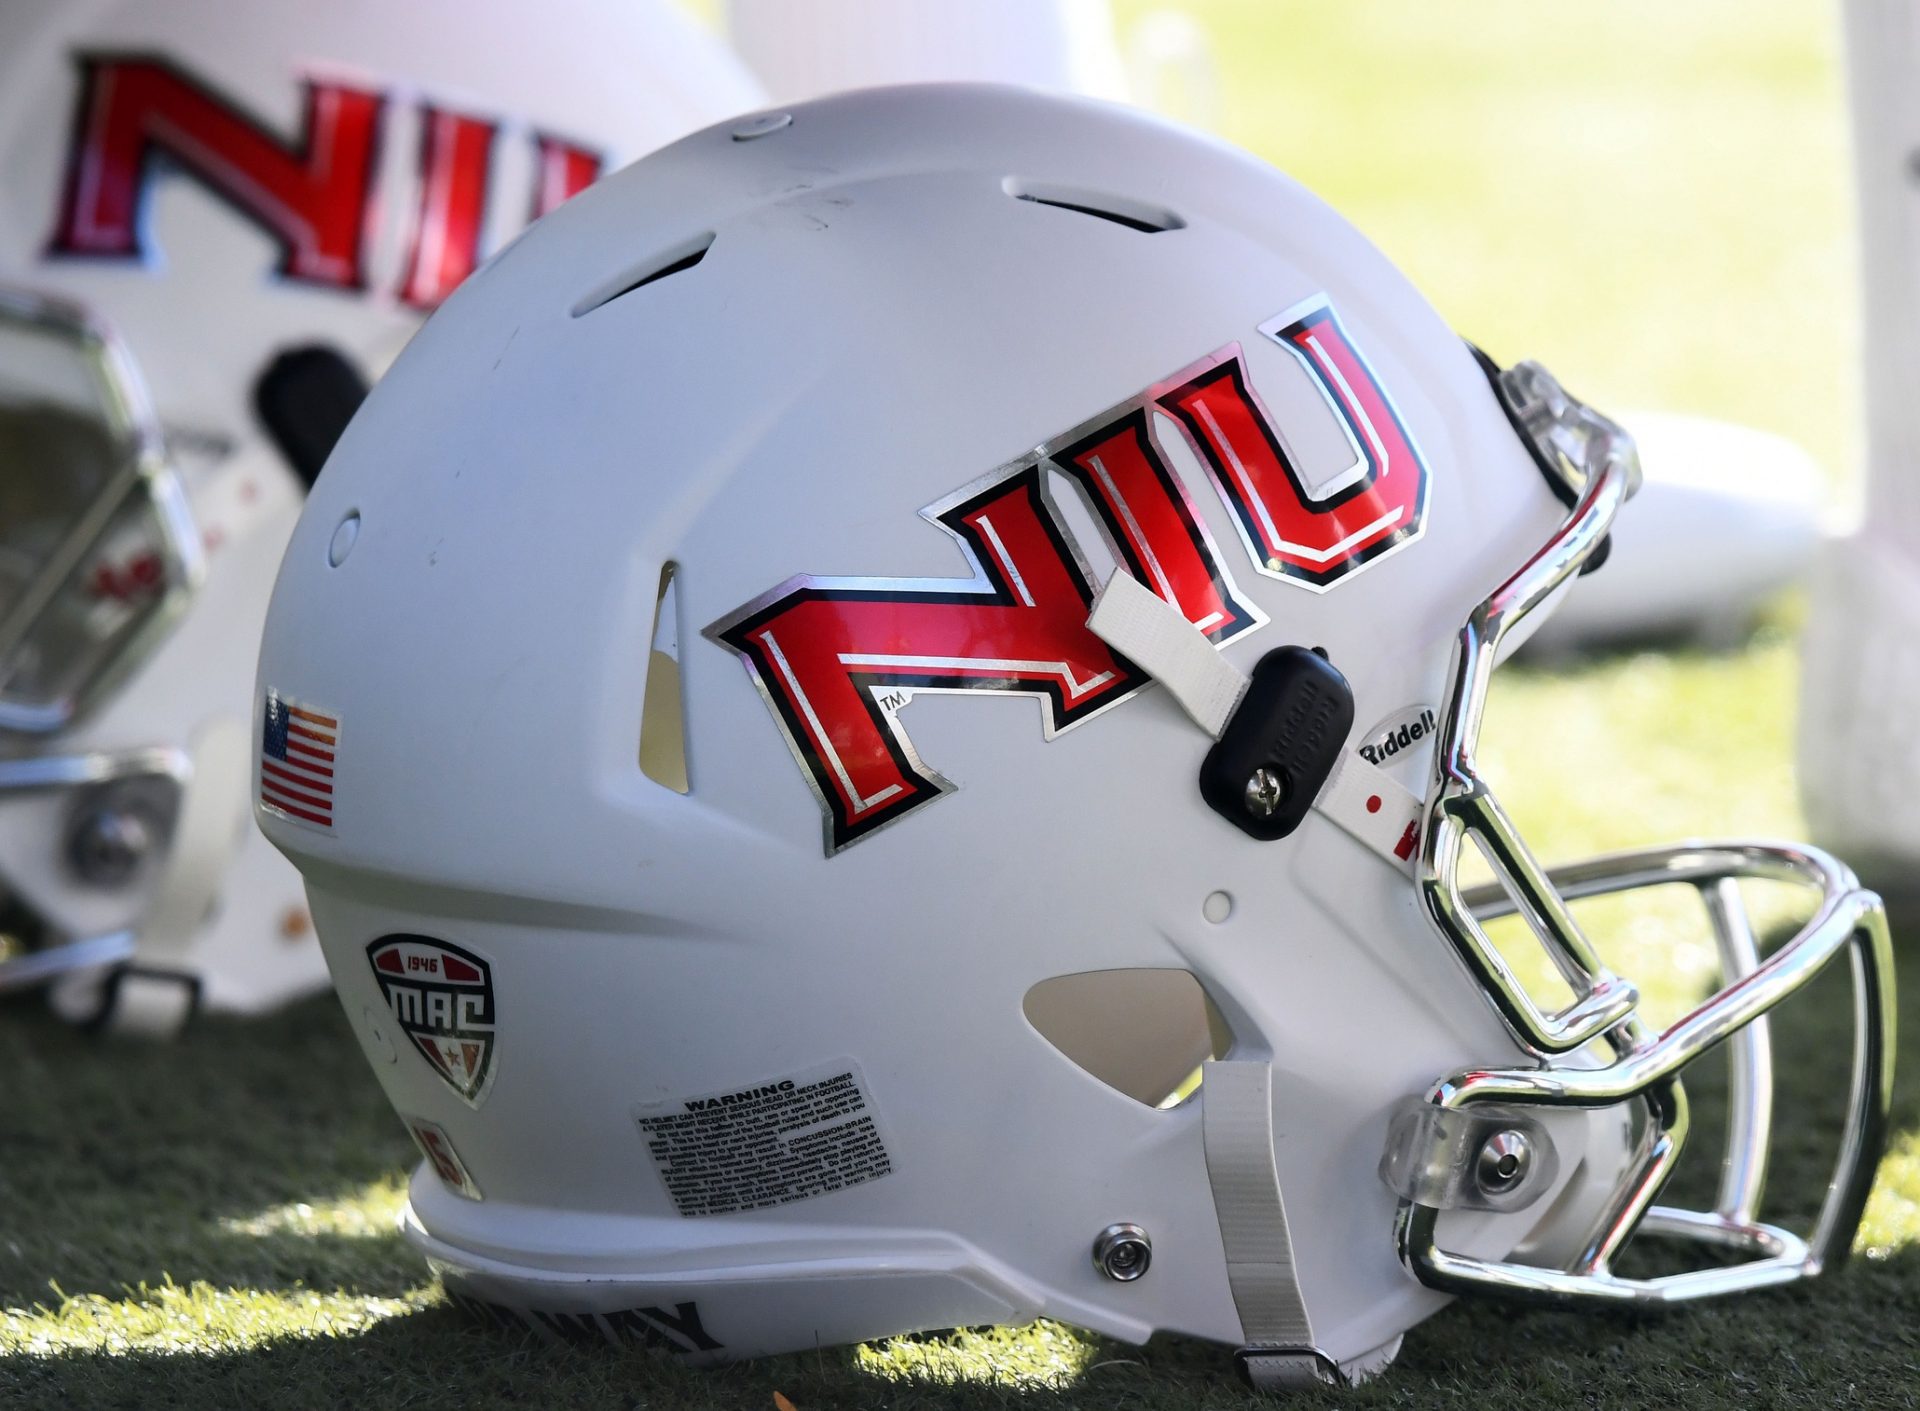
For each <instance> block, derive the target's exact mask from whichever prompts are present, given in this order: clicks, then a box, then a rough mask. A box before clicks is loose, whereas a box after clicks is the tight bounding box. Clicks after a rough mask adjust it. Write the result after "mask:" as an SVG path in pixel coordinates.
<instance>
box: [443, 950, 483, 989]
mask: <svg viewBox="0 0 1920 1411" xmlns="http://www.w3.org/2000/svg"><path fill="white" fill-rule="evenodd" d="M440 962H441V964H442V965H443V966H444V967H445V968H446V972H447V978H448V979H449V980H463V981H465V982H466V983H468V984H472V983H474V982H475V981H477V980H478V979H479V978H480V972H479V971H478V970H475V969H474V968H473V967H472V966H471V965H469V964H467V962H466V961H464V960H461V959H459V958H457V957H455V956H451V955H443V956H441V957H440Z"/></svg>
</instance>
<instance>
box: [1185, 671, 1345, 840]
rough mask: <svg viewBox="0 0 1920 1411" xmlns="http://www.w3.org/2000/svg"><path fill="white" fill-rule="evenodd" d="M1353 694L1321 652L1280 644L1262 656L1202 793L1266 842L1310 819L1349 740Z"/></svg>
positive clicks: (1210, 759) (1203, 774)
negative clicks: (1322, 788) (1309, 815)
mask: <svg viewBox="0 0 1920 1411" xmlns="http://www.w3.org/2000/svg"><path fill="white" fill-rule="evenodd" d="M1352 733H1353V689H1352V687H1350V686H1348V685H1347V678H1346V677H1344V676H1342V675H1341V674H1340V673H1339V672H1338V671H1337V670H1335V669H1334V666H1333V663H1332V662H1330V661H1328V660H1327V658H1326V655H1325V654H1324V653H1323V652H1321V651H1320V650H1319V649H1318V648H1315V649H1313V650H1311V651H1309V650H1308V649H1307V648H1305V647H1279V648H1276V649H1275V650H1273V651H1270V652H1268V653H1267V654H1266V655H1265V656H1263V657H1261V658H1260V661H1259V663H1258V664H1257V665H1255V667H1254V668H1253V680H1252V683H1251V684H1250V685H1248V687H1247V693H1246V695H1244V696H1242V697H1241V698H1240V704H1239V706H1238V707H1237V708H1236V709H1235V710H1234V712H1233V718H1232V719H1231V720H1229V721H1228V722H1227V728H1226V729H1225V730H1223V731H1222V732H1221V734H1220V739H1219V741H1218V742H1217V743H1216V744H1215V745H1214V747H1213V748H1212V749H1210V750H1208V751H1207V757H1206V760H1205V762H1204V763H1202V764H1201V766H1200V796H1201V797H1202V798H1204V799H1205V800H1206V801H1207V803H1208V804H1209V805H1210V806H1211V807H1212V808H1213V810H1214V812H1216V813H1218V814H1219V815H1220V816H1221V817H1222V818H1225V819H1226V820H1227V821H1228V822H1230V823H1232V824H1233V825H1234V826H1235V827H1236V828H1238V829H1240V830H1241V831H1242V832H1244V833H1246V834H1248V835H1250V836H1252V837H1255V838H1259V839H1261V840H1262V841H1263V842H1266V841H1271V840H1273V839H1275V838H1284V837H1286V836H1287V834H1289V833H1291V832H1292V831H1293V830H1294V829H1296V828H1298V827H1299V826H1300V824H1301V822H1302V821H1303V820H1304V819H1305V818H1306V816H1307V811H1308V810H1309V809H1311V808H1312V807H1313V801H1314V799H1316V798H1317V797H1319V794H1320V789H1321V787H1322V786H1323V785H1324V784H1325V783H1326V782H1327V776H1328V775H1329V774H1331V773H1333V767H1334V765H1335V764H1337V763H1339V760H1340V752H1341V751H1342V750H1343V749H1345V748H1346V744H1347V737H1348V736H1349V735H1350V734H1352Z"/></svg>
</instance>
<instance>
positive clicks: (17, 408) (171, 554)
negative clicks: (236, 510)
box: [0, 289, 201, 989]
mask: <svg viewBox="0 0 1920 1411" xmlns="http://www.w3.org/2000/svg"><path fill="white" fill-rule="evenodd" d="M200 575H201V548H200V541H199V535H198V534H197V532H196V531H195V529H194V525H193V521H192V518H191V516H190V514H189V511H188V507H187V499H186V494H185V492H184V490H183V489H182V487H181V484H180V481H179V478H178V476H177V475H176V474H175V473H174V471H173V469H172V468H171V466H170V464H169V462H168V460H167V457H166V454H165V449H164V442H163V439H162V436H161V432H160V427H159V422H158V420H157V419H156V417H155V415H154V413H153V410H152V407H151V405H150V404H149V402H148V400H147V395H146V391H145V388H144V386H143V384H142V383H141V380H140V378H139V375H138V373H137V371H136V369H135V366H134V363H133V361H132V359H131V358H130V357H129V356H128V354H127V352H126V350H125V349H124V348H123V347H122V346H121V344H120V343H119V341H118V339H117V338H116V337H115V336H114V335H113V334H112V333H111V332H110V331H109V330H108V329H107V328H106V327H105V326H104V325H102V324H100V323H99V322H98V321H96V320H94V319H93V318H91V317H90V316H89V315H88V314H87V312H86V311H85V310H83V309H80V308H77V307H75V306H73V305H70V304H66V303H63V302H60V301H57V300H53V299H48V298H43V297H40V296H38V295H33V294H27V293H23V292H20V291H17V290H9V289H0V802H4V801H5V800H6V799H7V798H9V797H12V796H19V795H23V794H44V793H47V792H50V791H60V792H63V793H66V794H70V795H71V796H72V798H73V804H72V807H71V808H70V809H68V810H67V813H68V815H69V817H68V827H69V837H68V838H67V840H66V842H67V846H66V848H65V849H64V853H65V855H66V856H67V859H68V862H69V865H70V866H71V867H72V869H73V871H74V873H75V880H76V881H78V882H80V883H81V884H83V885H87V886H104V887H109V888H124V887H127V886H130V885H132V884H134V883H135V882H136V881H138V880H139V877H140V875H142V874H143V873H144V872H146V871H150V870H151V869H150V868H144V867H143V866H142V865H141V864H142V863H143V861H144V859H145V858H147V857H148V856H150V855H157V854H158V852H159V851H160V850H161V847H162V846H163V843H164V835H165V834H166V833H168V832H170V831H171V828H172V826H173V822H174V818H175V815H176V814H177V811H178V803H179V794H180V788H181V785H182V784H183V783H184V780H185V776H186V772H187V770H188V769H189V768H190V766H189V764H188V762H187V760H186V757H185V755H184V753H183V752H181V751H179V750H170V749H144V750H130V751H124V752H117V753H104V754H103V753H99V752H87V753H69V752H65V751H62V750H60V749H59V748H57V747H54V748H48V747H47V746H46V745H45V744H43V743H42V740H43V738H44V737H47V736H52V735H54V734H55V733H56V732H58V731H61V730H63V729H65V728H66V727H67V726H69V725H70V724H72V723H73V721H74V720H75V719H76V718H77V717H78V716H80V715H81V714H82V713H83V712H85V711H86V710H87V709H88V708H89V707H90V706H92V705H93V704H94V703H95V702H97V701H99V700H100V699H101V698H102V697H103V696H104V695H105V694H106V693H107V692H109V691H110V690H111V689H112V688H113V687H114V686H115V685H116V684H117V683H119V682H120V681H122V680H124V679H125V678H126V676H127V675H128V674H129V673H130V672H132V671H133V670H134V669H135V668H136V667H137V666H138V665H139V664H140V663H141V662H142V661H143V660H145V658H146V656H147V655H148V653H149V652H151V651H152V649H153V648H154V647H155V646H156V645H157V644H158V643H159V641H160V640H161V639H162V638H163V637H164V636H165V634H166V632H167V630H168V629H169V628H170V627H171V625H172V624H173V622H174V621H175V619H176V618H177V617H178V615H179V614H180V612H181V610H182V609H183V608H184V607H185V605H186V603H187V601H188V599H189V597H190V596H191V593H192V591H193V589H194V588H195V587H196V586H197V584H198V583H199V580H200ZM5 880H6V879H4V878H0V887H3V886H4V883H5ZM8 929H9V930H12V929H15V927H14V926H13V925H9V927H8ZM35 929H42V928H40V927H37V926H36V928H35ZM131 949H132V936H131V935H130V934H119V933H116V934H114V935H108V936H64V935H52V934H48V935H34V936H32V937H22V936H9V937H8V938H7V953H6V954H5V955H4V956H0V989H10V988H15V987H17V986H20V985H26V984H32V983H37V982H39V981H41V980H43V979H46V978H48V977H49V976H51V975H54V974H58V973H60V972H62V971H66V970H71V969H75V968H79V967H84V966H96V965H99V964H102V963H109V962H112V961H115V960H118V959H123V958H124V957H125V956H126V955H127V954H128V953H130V951H131Z"/></svg>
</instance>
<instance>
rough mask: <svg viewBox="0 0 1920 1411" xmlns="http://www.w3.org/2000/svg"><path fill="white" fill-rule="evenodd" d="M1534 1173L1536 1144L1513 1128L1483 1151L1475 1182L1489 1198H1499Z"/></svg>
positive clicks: (1496, 1136)
mask: <svg viewBox="0 0 1920 1411" xmlns="http://www.w3.org/2000/svg"><path fill="white" fill-rule="evenodd" d="M1532 1169H1533V1141H1532V1139H1531V1138H1530V1137H1528V1136H1527V1134H1526V1133H1525V1132H1520V1131H1515V1130H1513V1129H1511V1128H1509V1129H1508V1130H1506V1131H1504V1132H1495V1133H1494V1134H1493V1135H1492V1136H1490V1137H1488V1138H1487V1141H1486V1145H1484V1146H1482V1147H1481V1148H1480V1155H1479V1157H1478V1159H1477V1160H1476V1161H1475V1162H1474V1168H1473V1178H1474V1180H1475V1182H1477V1183H1478V1185H1479V1187H1480V1189H1481V1190H1482V1191H1484V1192H1485V1193H1486V1194H1488V1195H1500V1194H1502V1193H1504V1192H1506V1191H1510V1190H1512V1189H1513V1188H1514V1187H1515V1186H1517V1185H1519V1184H1520V1183H1521V1182H1522V1181H1524V1180H1526V1178H1527V1173H1528V1172H1529V1171H1531V1170H1532Z"/></svg>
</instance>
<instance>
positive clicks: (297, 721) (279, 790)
mask: <svg viewBox="0 0 1920 1411" xmlns="http://www.w3.org/2000/svg"><path fill="white" fill-rule="evenodd" d="M339 761H340V717H339V716H337V715H334V714H332V713H330V712H328V711H324V710H319V709H316V708H315V707H313V706H310V705H301V704H299V703H298V702H296V701H291V700H288V699H287V698H286V697H285V696H283V695H281V694H280V693H279V692H278V691H268V692H267V700H266V707H265V710H264V711H263V712H262V720H261V727H260V806H261V807H262V808H265V809H269V810H271V811H272V812H274V813H277V814H279V815H280V816H281V817H282V818H291V819H293V820H295V821H296V822H299V823H307V824H311V825H312V826H313V827H315V828H332V827H333V773H334V770H335V769H336V768H337V767H338V766H339Z"/></svg>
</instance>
